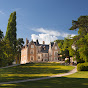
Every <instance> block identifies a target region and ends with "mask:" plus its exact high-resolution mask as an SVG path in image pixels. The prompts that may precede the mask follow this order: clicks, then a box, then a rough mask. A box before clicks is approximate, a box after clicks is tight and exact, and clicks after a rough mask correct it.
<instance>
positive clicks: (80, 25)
mask: <svg viewBox="0 0 88 88" xmlns="http://www.w3.org/2000/svg"><path fill="white" fill-rule="evenodd" d="M76 29H79V31H78V34H80V35H85V34H87V33H88V16H80V17H79V18H78V20H77V21H75V20H73V21H72V27H71V28H70V29H69V30H76Z"/></svg>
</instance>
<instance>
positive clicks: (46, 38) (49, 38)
mask: <svg viewBox="0 0 88 88" xmlns="http://www.w3.org/2000/svg"><path fill="white" fill-rule="evenodd" d="M31 39H33V41H36V40H37V39H38V40H39V43H40V44H42V42H43V41H45V43H46V44H49V43H50V42H52V41H54V40H57V39H58V38H57V37H56V36H52V35H49V34H39V35H36V34H32V35H31Z"/></svg>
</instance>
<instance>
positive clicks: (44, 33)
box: [31, 28, 76, 44]
mask: <svg viewBox="0 0 88 88" xmlns="http://www.w3.org/2000/svg"><path fill="white" fill-rule="evenodd" d="M32 30H33V31H36V32H38V33H39V34H38V35H36V34H32V35H31V39H33V41H36V40H37V39H38V40H39V42H40V43H42V41H45V43H46V44H49V43H50V42H53V41H54V40H57V39H58V37H68V35H70V37H69V38H71V37H74V36H75V35H76V34H69V33H66V32H62V33H61V32H59V31H55V30H47V29H44V28H36V29H35V28H34V29H32Z"/></svg>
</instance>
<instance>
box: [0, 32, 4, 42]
mask: <svg viewBox="0 0 88 88" xmlns="http://www.w3.org/2000/svg"><path fill="white" fill-rule="evenodd" d="M3 36H4V35H3V32H2V31H1V30H0V41H1V40H2V38H3Z"/></svg>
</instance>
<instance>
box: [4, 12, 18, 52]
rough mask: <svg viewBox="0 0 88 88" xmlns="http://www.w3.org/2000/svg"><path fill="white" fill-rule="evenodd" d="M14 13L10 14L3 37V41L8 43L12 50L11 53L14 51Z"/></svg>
mask: <svg viewBox="0 0 88 88" xmlns="http://www.w3.org/2000/svg"><path fill="white" fill-rule="evenodd" d="M16 31H17V29H16V12H15V11H14V12H13V13H11V15H10V18H9V20H8V25H7V31H6V35H5V40H7V39H8V40H9V41H10V45H11V47H12V48H13V51H14V52H15V51H16Z"/></svg>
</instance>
